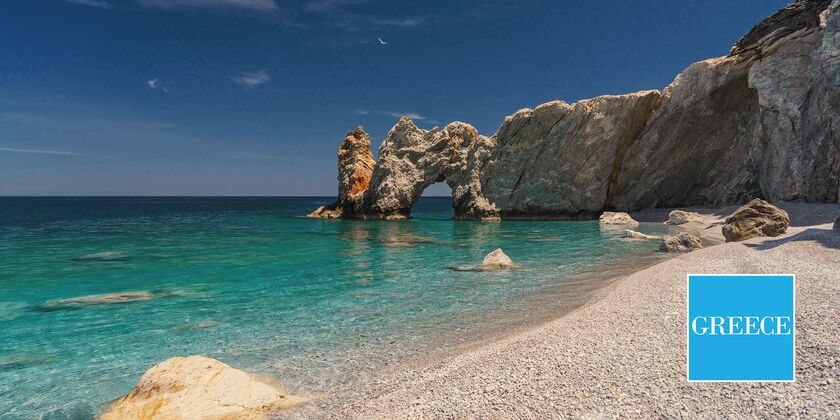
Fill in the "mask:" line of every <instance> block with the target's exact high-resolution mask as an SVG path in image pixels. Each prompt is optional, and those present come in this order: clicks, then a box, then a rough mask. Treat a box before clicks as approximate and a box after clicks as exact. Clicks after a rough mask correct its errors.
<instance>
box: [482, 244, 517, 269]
mask: <svg viewBox="0 0 840 420" xmlns="http://www.w3.org/2000/svg"><path fill="white" fill-rule="evenodd" d="M481 266H482V267H486V268H489V269H493V268H500V269H502V268H510V267H513V261H511V260H510V257H508V256H507V254H505V252H504V251H502V249H501V248H497V249H496V250H495V251H493V252H491V253H489V254H487V256H485V257H484V259H483V260H482V261H481Z"/></svg>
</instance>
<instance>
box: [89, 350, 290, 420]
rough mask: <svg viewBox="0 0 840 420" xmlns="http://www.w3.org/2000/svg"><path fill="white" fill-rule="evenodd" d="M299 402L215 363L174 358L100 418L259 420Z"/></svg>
mask: <svg viewBox="0 0 840 420" xmlns="http://www.w3.org/2000/svg"><path fill="white" fill-rule="evenodd" d="M302 402H304V400H303V399H302V398H299V397H294V396H290V395H286V394H284V393H283V392H282V391H281V390H280V389H279V388H278V387H277V386H275V385H273V384H271V383H269V382H268V381H265V380H261V379H260V378H257V377H254V376H252V375H249V374H247V373H245V372H243V371H241V370H237V369H234V368H232V367H230V366H228V365H226V364H224V363H222V362H220V361H218V360H215V359H211V358H208V357H204V356H190V357H174V358H172V359H169V360H166V361H164V362H162V363H159V364H157V365H155V366H154V367H153V368H151V369H149V370H148V371H147V372H146V373H145V374H144V375H143V377H142V378H140V382H139V383H138V384H137V386H136V387H135V388H134V390H132V391H131V392H130V393H129V394H128V395H126V396H124V397H122V398H120V399H118V400H116V401H115V402H114V403H112V404H111V405H110V406H109V407H108V408H107V409H106V410H105V413H104V414H103V415H102V419H103V420H117V419H121V420H122V419H152V418H156V419H157V418H160V419H228V418H230V419H233V418H237V419H262V418H268V417H269V416H270V415H271V413H273V412H275V411H277V410H280V409H283V408H287V407H291V406H294V405H297V404H301V403H302Z"/></svg>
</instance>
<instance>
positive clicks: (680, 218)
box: [665, 210, 703, 226]
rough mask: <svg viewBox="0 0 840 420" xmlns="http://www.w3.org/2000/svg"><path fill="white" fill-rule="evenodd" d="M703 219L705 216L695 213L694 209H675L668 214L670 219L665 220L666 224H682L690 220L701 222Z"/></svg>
mask: <svg viewBox="0 0 840 420" xmlns="http://www.w3.org/2000/svg"><path fill="white" fill-rule="evenodd" d="M701 220H703V216H701V215H700V214H699V213H695V212H692V211H683V210H674V211H672V212H671V213H669V214H668V220H666V221H665V224H666V225H673V226H677V225H682V224H686V223H688V222H699V221H701Z"/></svg>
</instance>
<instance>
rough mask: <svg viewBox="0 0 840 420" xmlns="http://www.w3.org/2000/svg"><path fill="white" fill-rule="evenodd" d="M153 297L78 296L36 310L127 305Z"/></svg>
mask: <svg viewBox="0 0 840 420" xmlns="http://www.w3.org/2000/svg"><path fill="white" fill-rule="evenodd" d="M154 298H155V295H154V294H153V293H150V292H118V293H108V294H104V295H90V296H79V297H74V298H69V299H57V300H51V301H48V302H46V303H44V304H42V305H39V306H38V307H37V308H38V309H39V310H42V311H53V310H60V309H77V308H82V307H85V306H90V305H105V304H111V303H128V302H137V301H141V300H150V299H154Z"/></svg>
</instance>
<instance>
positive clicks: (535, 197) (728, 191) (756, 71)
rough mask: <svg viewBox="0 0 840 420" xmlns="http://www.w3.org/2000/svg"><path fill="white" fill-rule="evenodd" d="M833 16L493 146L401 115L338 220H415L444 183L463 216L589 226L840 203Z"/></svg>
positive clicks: (796, 21)
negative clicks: (763, 205) (728, 209)
mask: <svg viewBox="0 0 840 420" xmlns="http://www.w3.org/2000/svg"><path fill="white" fill-rule="evenodd" d="M838 9H840V0H834V1H833V2H829V1H827V0H800V1H797V2H795V3H792V4H791V5H789V6H786V7H785V8H783V9H782V10H780V11H778V12H777V13H775V14H774V15H773V16H771V17H769V18H767V19H765V20H764V21H762V22H760V23H759V24H758V25H756V26H755V27H754V28H753V29H752V30H751V31H750V32H749V33H748V34H747V35H745V36H744V37H743V38H742V39H741V40H739V41H738V42H737V43H736V44H735V46H733V48H732V50H731V52H730V54H729V55H728V56H725V57H720V58H714V59H710V60H706V61H702V62H699V63H695V64H692V65H691V66H689V67H688V68H687V69H686V70H685V71H684V72H683V73H682V74H680V75H678V76H677V77H676V79H675V80H674V82H673V83H671V85H670V86H668V87H667V88H665V90H664V91H663V92H662V93H661V94H660V93H659V92H657V91H645V92H638V93H634V94H627V95H619V96H601V97H598V98H594V99H587V100H582V101H579V102H576V103H574V104H567V103H565V102H562V101H555V102H549V103H546V104H543V105H540V106H538V107H536V108H535V109H523V110H520V111H518V112H516V113H515V114H513V115H512V116H509V117H507V118H506V119H505V121H504V123H502V125H501V127H500V128H499V130H498V131H497V132H496V134H494V135H493V136H492V137H485V136H481V135H479V134H478V133H477V132H476V130H475V129H474V128H473V127H472V126H470V125H469V124H465V123H461V122H454V123H451V124H449V125H447V126H446V127H445V128H443V129H437V128H435V129H433V130H423V129H420V128H418V127H417V126H415V125H414V123H413V122H412V121H411V120H410V119H408V118H406V117H403V118H402V119H401V120H400V121H399V123H397V125H396V126H394V128H393V129H391V131H390V132H389V133H388V136H387V138H386V139H385V141H384V142H383V144H382V146H381V147H380V149H379V163H378V164H376V165H375V166H373V163H372V157H371V158H370V162H371V163H370V166H373V170H372V174H371V176H370V185H369V188H368V189H367V190H366V191H362V192H360V191H361V187H356V192H355V194H356V195H352V194H350V195H348V196H343V195H342V193H341V191H342V188H343V187H339V202H338V203H336V208H341V209H342V211H341V214H340V215H339V216H342V217H355V218H387V219H400V218H406V217H409V216H410V212H411V207H412V205H413V204H414V202H415V201H416V200H417V198H418V197H420V195H421V194H422V192H423V190H424V189H425V188H426V187H428V186H429V185H431V184H433V183H435V182H441V181H444V182H446V183H447V184H448V185H449V186H450V187H451V188H452V195H453V207H454V208H455V217H456V218H463V219H495V218H516V217H561V218H590V217H593V216H595V215H597V214H598V213H600V212H601V211H603V210H609V209H615V210H637V209H642V208H649V207H677V206H690V205H698V206H702V205H715V206H717V205H724V204H736V203H744V202H746V201H749V200H750V199H752V198H755V197H762V198H766V199H769V200H801V201H813V202H837V201H838V198H840V159H838V157H840V130H838V127H840V11H838ZM345 143H346V140H345ZM368 144H369V140H368ZM342 147H343V146H342ZM354 150H355V149H354ZM356 153H357V152H356ZM368 153H369V151H368ZM341 159H342V158H341V157H340V158H339V160H340V163H339V173H340V175H339V183H340V184H341V185H342V186H344V185H361V184H353V183H348V182H347V179H348V178H347V177H346V176H343V175H341V174H342V169H341V168H342V167H343V166H342V164H341ZM354 173H355V172H354ZM351 178H352V176H351ZM350 190H353V188H350ZM351 196H352V197H351ZM354 197H355V198H354ZM319 210H320V209H319Z"/></svg>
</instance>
